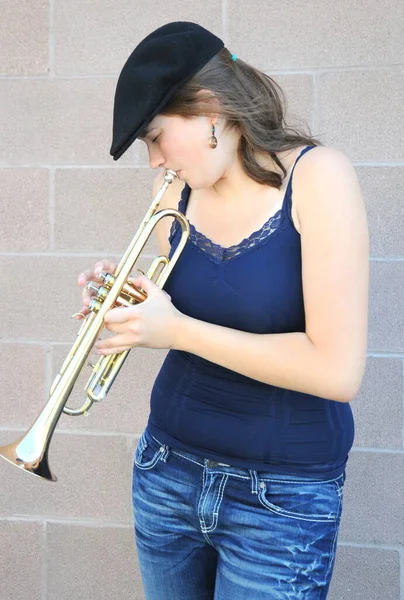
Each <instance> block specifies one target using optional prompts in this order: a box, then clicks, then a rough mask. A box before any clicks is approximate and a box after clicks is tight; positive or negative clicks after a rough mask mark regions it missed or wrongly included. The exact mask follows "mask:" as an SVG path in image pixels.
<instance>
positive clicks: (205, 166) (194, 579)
mask: <svg viewBox="0 0 404 600" xmlns="http://www.w3.org/2000/svg"><path fill="white" fill-rule="evenodd" d="M280 94H281V90H280V89H279V87H278V86H277V85H276V84H275V82H274V81H273V80H272V79H270V78H269V77H267V76H266V75H264V74H263V73H261V72H260V71H258V70H257V69H255V68H253V67H252V66H250V65H248V64H247V63H245V62H243V61H241V60H240V59H237V57H236V56H234V55H231V54H230V53H229V51H228V50H227V48H225V47H224V44H223V42H222V41H221V40H219V39H218V38H217V37H216V36H214V35H213V34H212V33H210V32H209V31H207V30H206V29H204V28H202V27H200V26H199V25H196V24H193V23H186V22H179V23H169V24H168V25H165V26H164V27H161V28H159V29H158V30H156V31H155V32H153V33H152V34H150V35H149V36H148V37H147V38H145V40H143V41H142V42H141V43H140V44H139V46H138V47H137V48H136V49H135V50H134V52H133V53H132V55H131V56H130V57H129V59H128V61H127V63H126V64H125V66H124V68H123V70H122V73H121V75H120V77H119V80H118V85H117V90H116V96H115V108H114V139H113V143H112V148H111V154H112V155H113V157H114V159H118V158H119V157H120V156H121V155H122V154H123V153H124V152H125V151H126V150H127V149H128V148H129V147H130V145H131V144H132V143H133V141H134V140H135V139H137V138H140V139H142V140H143V141H144V142H145V143H146V145H147V148H148V152H149V159H150V166H151V167H152V168H153V169H163V171H164V169H172V170H175V171H176V172H177V174H178V177H179V179H178V180H175V181H174V182H173V183H172V184H171V185H170V186H169V188H168V190H167V191H166V193H165V195H164V196H163V200H162V204H161V208H165V207H172V208H179V210H180V211H182V212H183V213H184V214H186V216H187V218H188V219H189V221H190V224H191V236H190V239H189V240H188V242H187V244H186V246H185V249H184V251H183V253H182V254H181V256H180V258H179V261H178V262H177V264H176V266H175V268H174V270H173V271H172V273H171V275H170V277H169V279H168V281H167V284H166V286H165V291H162V290H160V289H159V288H158V287H157V286H156V285H155V284H153V283H152V282H150V281H148V280H147V279H146V277H145V276H143V275H142V276H139V277H136V278H135V279H134V283H135V285H137V286H140V287H142V288H143V289H144V290H145V291H146V293H147V295H148V297H147V300H146V301H145V302H144V303H142V304H139V305H137V306H134V307H132V308H115V309H112V310H111V311H109V312H108V313H107V315H106V317H105V323H106V328H107V329H108V330H109V331H110V332H112V333H114V334H115V335H113V336H112V337H110V338H108V339H105V340H102V341H100V342H99V343H98V344H97V351H98V353H99V354H100V355H105V354H111V353H117V352H122V351H124V350H128V349H131V348H134V347H138V346H140V347H147V348H167V349H170V352H168V354H167V357H166V359H165V361H164V364H163V365H162V368H161V370H160V372H159V374H158V376H157V378H156V381H155V383H154V387H153V391H152V395H151V411H150V417H149V422H148V426H147V428H146V430H145V432H144V433H143V435H142V436H141V438H140V440H139V444H138V447H137V450H136V456H135V465H134V476H133V506H134V517H135V528H136V541H137V547H138V556H139V563H140V568H141V573H142V578H143V584H144V589H145V594H146V598H147V599H148V600H174V599H176V600H177V599H186V600H191V599H192V600H207V599H213V598H214V599H215V600H219V599H220V600H228V599H230V598H231V599H232V600H241V599H247V598H249V599H251V598H252V599H254V600H261V599H264V598H265V599H271V600H276V599H279V600H286V599H292V598H293V600H297V599H299V598H302V599H303V598H304V599H305V600H314V599H316V600H318V599H323V598H326V596H327V592H328V588H329V584H330V580H331V575H332V572H333V566H334V561H335V551H336V542H337V536H338V528H339V524H340V519H341V511H342V494H343V485H344V480H345V468H346V463H347V459H348V453H349V450H350V448H351V446H352V443H353V437H354V424H353V419H352V412H351V409H350V405H349V402H350V401H351V400H352V399H353V398H354V396H355V395H356V393H357V391H358V389H359V386H360V384H361V380H362V377H363V373H364V368H365V361H366V342H367V306H368V258H369V256H368V231H367V222H366V213H365V208H364V203H363V200H362V197H361V193H360V189H359V186H358V182H357V178H356V175H355V171H354V169H353V167H352V165H351V163H350V161H349V160H348V158H347V157H346V156H345V155H344V154H343V153H342V152H340V151H338V150H336V149H332V148H328V147H324V146H322V144H321V143H320V142H319V141H318V140H315V139H314V138H312V137H311V136H308V135H303V134H301V133H298V132H297V131H294V130H291V129H290V128H287V127H286V125H285V123H284V118H283V107H282V103H281V96H280ZM292 181H293V188H292ZM161 183H162V173H160V172H159V174H158V176H157V178H156V181H155V185H154V189H153V196H154V195H155V193H156V192H157V190H158V189H159V187H160V185H161ZM292 189H293V193H292ZM167 221H168V220H167V219H164V220H162V221H161V222H160V224H159V225H158V232H157V233H158V239H159V244H160V250H161V252H162V253H163V254H167V255H168V254H170V255H171V254H172V252H173V251H174V248H175V247H176V244H177V243H178V240H179V236H180V231H179V227H178V225H177V222H176V221H174V222H172V225H171V230H169V226H170V223H168V222H167ZM101 269H107V270H110V271H113V270H114V269H115V265H114V264H112V263H111V262H109V261H108V260H103V261H100V262H98V263H97V264H96V265H95V267H94V268H93V269H90V270H89V271H86V272H84V273H82V274H81V275H80V276H79V284H80V285H83V284H85V283H86V282H87V281H89V280H92V279H94V278H96V277H97V275H98V274H99V272H100V271H101ZM83 298H84V306H83V308H82V312H83V313H86V312H88V309H87V306H88V302H89V292H87V290H86V289H85V290H84V291H83Z"/></svg>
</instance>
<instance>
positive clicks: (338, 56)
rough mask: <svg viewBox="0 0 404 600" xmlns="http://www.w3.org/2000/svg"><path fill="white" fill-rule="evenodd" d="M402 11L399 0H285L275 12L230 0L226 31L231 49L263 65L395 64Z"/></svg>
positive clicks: (401, 51)
mask: <svg viewBox="0 0 404 600" xmlns="http://www.w3.org/2000/svg"><path fill="white" fill-rule="evenodd" d="M403 16H404V14H403V5H402V2H401V1H400V0H392V1H391V2H390V3H389V6H388V10H386V6H385V5H383V4H378V3H375V2H372V4H371V6H369V5H368V4H363V3H360V2H358V3H352V2H350V3H341V2H334V1H333V0H323V1H322V2H316V3H315V4H313V6H312V7H311V10H307V4H305V3H302V2H299V0H288V1H287V2H282V3H280V4H277V5H276V13H273V12H272V11H270V10H269V4H268V2H266V0H258V1H255V2H254V3H250V4H247V3H246V2H244V1H243V0H233V2H232V3H231V8H230V9H229V11H228V36H227V37H228V39H229V45H230V48H231V50H232V51H233V52H236V53H237V55H238V56H240V58H245V59H246V60H247V61H252V62H253V63H254V64H255V65H256V66H257V67H258V68H262V69H291V68H317V67H340V66H344V67H345V66H354V67H356V66H357V65H360V66H374V65H386V64H387V65H389V64H392V63H394V64H398V63H400V61H402V60H403V57H404V48H403V44H402V39H403V37H404V25H403V23H404V19H403ZM370 32H372V34H371V35H370V34H369V33H370ZM345 91H346V89H345V88H344V93H345ZM353 92H355V90H353ZM399 139H400V138H397V141H398V140H399Z"/></svg>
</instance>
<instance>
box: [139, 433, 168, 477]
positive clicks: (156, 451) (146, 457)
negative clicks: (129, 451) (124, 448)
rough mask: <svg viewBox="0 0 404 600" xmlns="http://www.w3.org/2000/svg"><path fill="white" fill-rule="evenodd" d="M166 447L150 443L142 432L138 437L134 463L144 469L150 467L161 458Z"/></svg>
mask: <svg viewBox="0 0 404 600" xmlns="http://www.w3.org/2000/svg"><path fill="white" fill-rule="evenodd" d="M165 452H166V449H165V448H164V446H159V445H158V444H154V443H151V442H150V440H149V439H148V437H146V434H145V433H143V434H142V435H141V437H140V439H139V442H138V445H137V448H136V452H135V465H136V466H137V467H138V468H139V469H143V470H144V471H146V470H148V469H152V468H153V467H154V466H155V465H156V464H157V463H158V462H159V460H161V459H163V457H164V454H165Z"/></svg>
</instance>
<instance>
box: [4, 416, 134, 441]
mask: <svg viewBox="0 0 404 600" xmlns="http://www.w3.org/2000/svg"><path fill="white" fill-rule="evenodd" d="M92 410H94V409H92ZM83 418H85V417H83ZM3 431H6V432H14V433H26V431H27V428H26V427H25V428H24V427H15V426H12V427H0V432H3ZM142 431H143V429H142ZM55 434H57V435H59V434H62V435H80V436H84V437H85V436H87V437H119V438H125V439H129V440H132V441H133V440H135V439H139V437H140V436H141V435H142V432H139V433H137V432H136V431H103V430H102V429H98V430H96V429H63V428H60V429H59V428H58V429H56V431H55Z"/></svg>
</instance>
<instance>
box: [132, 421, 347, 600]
mask: <svg viewBox="0 0 404 600" xmlns="http://www.w3.org/2000/svg"><path fill="white" fill-rule="evenodd" d="M344 481H345V473H343V474H342V475H341V476H340V477H338V478H337V479H333V480H327V481H316V480H314V479H313V480H311V479H307V478H301V477H292V476H285V475H274V474H271V472H266V471H252V470H251V471H250V470H248V469H240V468H236V467H231V466H229V465H224V464H223V463H217V462H214V461H211V460H207V459H203V458H200V457H198V456H196V455H194V454H188V453H185V452H182V451H177V450H174V449H172V448H171V447H169V446H166V445H164V444H160V443H159V442H158V440H156V439H155V438H153V437H152V436H151V435H150V434H149V432H148V431H147V429H146V431H145V432H144V433H143V435H142V437H141V438H140V440H139V443H138V446H137V449H136V454H135V464H134V467H133V509H134V520H135V532H136V545H137V550H138V560H139V565H140V570H141V575H142V580H143V587H144V591H145V596H146V599H147V600H263V599H266V600H300V599H301V600H303V599H304V600H322V599H324V598H326V596H327V592H328V587H329V584H330V580H331V575H332V571H333V566H334V560H335V550H336V543H337V536H338V529H339V524H340V519H341V510H342V491H343V485H344Z"/></svg>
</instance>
